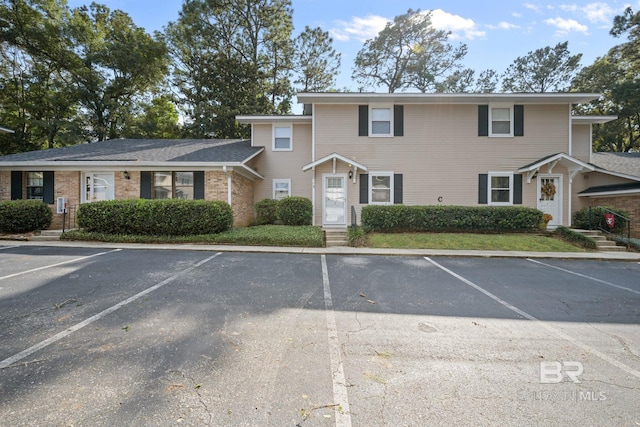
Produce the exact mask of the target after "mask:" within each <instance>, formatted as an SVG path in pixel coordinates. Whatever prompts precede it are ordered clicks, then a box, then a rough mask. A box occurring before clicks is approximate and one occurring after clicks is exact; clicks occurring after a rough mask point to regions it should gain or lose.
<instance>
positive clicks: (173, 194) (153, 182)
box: [150, 170, 197, 200]
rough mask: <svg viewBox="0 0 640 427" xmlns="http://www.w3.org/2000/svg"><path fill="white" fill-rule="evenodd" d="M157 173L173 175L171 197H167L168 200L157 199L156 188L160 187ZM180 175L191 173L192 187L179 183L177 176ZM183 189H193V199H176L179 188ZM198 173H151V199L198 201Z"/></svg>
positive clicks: (179, 171)
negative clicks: (157, 181) (157, 183)
mask: <svg viewBox="0 0 640 427" xmlns="http://www.w3.org/2000/svg"><path fill="white" fill-rule="evenodd" d="M157 173H168V174H170V175H171V197H167V198H166V199H159V198H157V197H156V187H160V186H158V185H156V174H157ZM179 173H191V174H192V175H191V181H192V184H191V185H180V184H178V183H177V174H179ZM179 187H180V188H182V187H187V188H188V187H191V188H192V189H193V191H192V195H193V197H192V198H191V199H178V198H176V194H177V191H178V188H179ZM195 192H196V171H181V170H177V171H151V194H150V199H151V200H170V199H175V200H197V199H196V194H195Z"/></svg>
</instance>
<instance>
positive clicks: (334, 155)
mask: <svg viewBox="0 0 640 427" xmlns="http://www.w3.org/2000/svg"><path fill="white" fill-rule="evenodd" d="M337 160H340V161H341V162H344V163H347V164H348V165H349V166H350V167H351V166H353V167H354V168H355V169H356V170H358V169H360V170H363V171H366V170H368V168H367V167H366V166H365V165H363V164H362V163H358V162H356V161H355V160H352V159H350V158H348V157H345V156H343V155H342V154H338V153H331V154H329V155H327V156H324V157H322V158H320V159H318V160H316V161H315V162H311V163H308V164H306V165H304V166H302V171H303V172H306V171H308V170H311V169H313V168H315V167H316V166H319V165H321V164H323V163H325V162H329V161H332V162H333V164H334V168H335V164H336V161H337Z"/></svg>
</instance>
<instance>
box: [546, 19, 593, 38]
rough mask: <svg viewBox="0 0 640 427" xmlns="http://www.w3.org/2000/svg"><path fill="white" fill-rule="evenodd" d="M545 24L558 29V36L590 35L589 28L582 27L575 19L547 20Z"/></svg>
mask: <svg viewBox="0 0 640 427" xmlns="http://www.w3.org/2000/svg"><path fill="white" fill-rule="evenodd" d="M544 22H545V24H547V25H551V26H553V27H556V28H557V29H558V30H557V31H556V36H559V37H562V36H565V35H567V34H569V33H571V32H576V33H584V34H588V31H589V27H587V26H586V25H582V24H581V23H579V22H578V21H576V20H575V19H564V18H559V17H558V18H549V19H545V21H544Z"/></svg>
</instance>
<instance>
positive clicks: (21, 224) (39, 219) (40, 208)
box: [0, 200, 53, 233]
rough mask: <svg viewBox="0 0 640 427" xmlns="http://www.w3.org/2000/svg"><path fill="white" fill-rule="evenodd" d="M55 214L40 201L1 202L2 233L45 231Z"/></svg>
mask: <svg viewBox="0 0 640 427" xmlns="http://www.w3.org/2000/svg"><path fill="white" fill-rule="evenodd" d="M52 218H53V213H52V212H51V209H49V206H47V204H46V203H43V202H42V201H40V200H12V201H7V202H0V232H3V233H25V232H28V231H35V230H44V229H45V228H47V227H49V226H50V225H51V219H52Z"/></svg>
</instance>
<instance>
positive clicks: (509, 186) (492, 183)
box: [487, 172, 513, 205]
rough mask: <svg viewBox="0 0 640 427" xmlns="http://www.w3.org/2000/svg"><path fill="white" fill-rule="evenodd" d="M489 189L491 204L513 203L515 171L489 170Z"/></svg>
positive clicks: (488, 197)
mask: <svg viewBox="0 0 640 427" xmlns="http://www.w3.org/2000/svg"><path fill="white" fill-rule="evenodd" d="M487 191H488V194H487V200H488V201H489V204H490V205H512V204H513V173H512V172H489V176H488V185H487Z"/></svg>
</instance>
